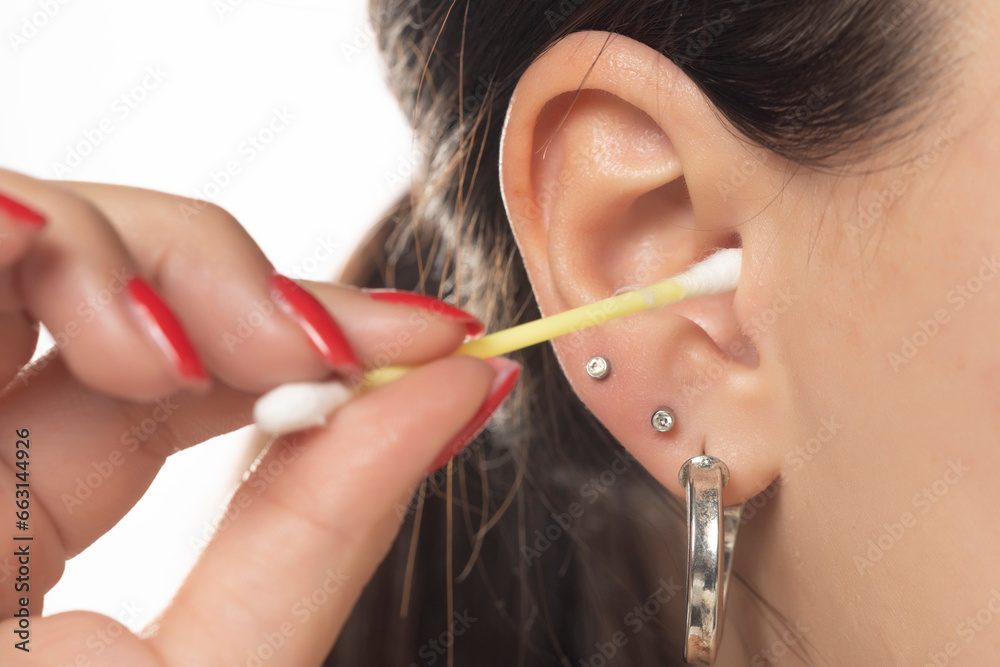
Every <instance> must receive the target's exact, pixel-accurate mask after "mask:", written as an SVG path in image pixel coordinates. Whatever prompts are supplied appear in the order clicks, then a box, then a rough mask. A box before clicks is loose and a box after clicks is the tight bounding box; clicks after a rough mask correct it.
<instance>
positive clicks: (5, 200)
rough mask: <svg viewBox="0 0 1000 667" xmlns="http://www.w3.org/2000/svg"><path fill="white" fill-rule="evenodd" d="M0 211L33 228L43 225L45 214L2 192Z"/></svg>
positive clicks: (0, 195)
mask: <svg viewBox="0 0 1000 667" xmlns="http://www.w3.org/2000/svg"><path fill="white" fill-rule="evenodd" d="M0 211H3V212H4V213H5V214H7V216H8V217H10V219H11V220H13V221H14V222H19V223H21V224H22V225H27V226H29V227H34V228H38V227H44V226H45V216H43V215H42V214H41V213H38V212H37V211H35V210H33V209H30V208H28V207H27V206H25V205H24V204H22V203H21V202H19V201H14V200H13V199H11V198H10V197H7V196H5V195H3V194H0Z"/></svg>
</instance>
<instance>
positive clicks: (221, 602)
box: [0, 171, 517, 667]
mask: <svg viewBox="0 0 1000 667" xmlns="http://www.w3.org/2000/svg"><path fill="white" fill-rule="evenodd" d="M276 224H282V225H287V226H289V227H293V226H294V221H288V220H282V221H276ZM310 293H311V294H313V295H315V297H317V298H318V301H317V300H316V299H315V298H314V297H313V296H310ZM401 302H412V299H406V298H394V297H393V296H392V295H389V296H386V295H384V294H383V295H377V297H376V298H373V296H372V295H370V294H368V293H365V292H362V291H359V290H356V289H352V288H345V287H338V286H333V285H321V284H310V285H309V286H308V291H304V290H299V289H297V288H296V286H295V285H294V284H290V283H288V282H287V281H284V280H281V279H280V278H277V279H276V278H275V277H274V271H273V268H272V267H271V265H270V263H269V262H268V261H267V259H266V258H265V257H264V255H263V254H262V253H261V251H260V249H259V248H257V246H256V245H255V244H254V243H253V241H252V240H251V239H250V237H249V236H248V235H247V234H246V232H245V231H244V230H243V229H242V228H241V227H240V226H239V225H238V224H237V223H236V221H235V220H234V219H233V218H232V217H231V216H229V215H228V214H226V213H225V212H224V211H222V210H220V209H218V208H217V207H214V206H211V205H207V204H203V203H197V204H196V203H195V202H192V201H191V200H187V199H182V198H178V197H174V196H171V195H166V194H162V193H156V192H149V191H143V190H137V189H131V188H121V187H114V186H106V185H94V184H82V183H73V184H70V183H61V184H53V183H49V182H44V181H38V180H35V179H32V178H29V177H26V176H23V175H20V174H15V173H11V172H6V171H0V384H3V385H5V386H6V389H4V390H3V393H2V394H0V535H3V536H5V537H4V538H2V540H3V547H2V548H3V551H2V552H0V554H2V555H0V618H2V619H13V620H5V621H3V622H0V664H4V665H8V664H9V665H44V666H45V667H52V666H53V665H67V666H68V665H73V666H82V665H127V666H129V667H145V666H147V665H149V666H154V665H155V666H158V667H160V666H165V665H170V666H173V665H178V666H180V665H183V666H184V667H192V666H197V665H212V666H217V665H255V664H262V663H264V662H269V663H270V664H283V665H313V664H319V663H320V662H322V659H323V657H324V656H325V655H326V653H327V652H328V650H329V649H330V647H331V646H332V644H333V641H334V639H335V638H336V635H337V633H338V631H339V629H340V628H341V627H342V625H343V623H344V621H345V620H346V618H347V616H348V615H349V613H350V611H351V608H352V606H353V604H354V602H355V601H356V600H357V598H358V596H359V595H360V592H361V590H362V588H363V587H364V585H365V583H366V582H367V581H368V579H369V577H370V576H371V575H372V574H373V573H374V571H375V569H376V568H377V566H378V564H379V562H380V561H381V560H382V558H383V556H384V555H385V553H386V551H387V550H388V548H389V546H390V544H391V543H392V540H393V539H394V537H395V535H396V532H397V530H398V526H399V523H400V519H399V515H398V507H399V506H400V505H405V504H406V503H407V501H408V499H409V495H410V494H411V493H412V490H413V489H414V488H415V487H416V485H417V484H418V483H419V481H420V479H421V478H422V476H423V475H424V474H425V473H426V471H427V470H428V469H429V468H430V467H431V466H432V465H433V464H434V463H436V462H437V460H438V457H439V456H440V455H441V453H442V452H443V451H444V452H449V453H450V452H452V451H453V450H454V448H455V447H456V446H458V445H459V444H462V443H459V442H455V440H456V438H458V439H459V440H461V441H462V442H464V441H466V440H467V439H468V438H469V437H470V435H471V431H473V430H475V428H476V427H477V426H479V425H481V423H482V422H484V421H485V418H486V417H488V413H489V411H490V410H491V409H492V408H495V406H496V404H497V403H498V402H499V400H502V397H503V394H504V393H505V392H506V391H509V389H510V387H511V386H512V384H513V381H514V380H515V379H516V374H517V367H516V366H514V365H513V364H511V363H510V362H502V361H501V362H491V363H486V362H482V361H478V360H475V359H471V358H466V357H445V355H447V354H448V353H450V352H451V351H452V350H454V349H455V348H456V347H457V346H458V345H459V344H460V343H461V341H462V340H463V339H464V337H465V336H466V334H467V333H468V332H469V331H471V330H474V329H476V328H477V327H478V325H477V323H476V322H475V320H474V319H473V318H471V317H468V316H465V315H464V314H462V313H461V312H459V311H456V310H455V309H449V308H446V307H444V306H443V304H442V305H436V304H435V303H434V302H431V301H429V300H428V301H423V302H419V306H422V307H419V306H418V307H413V306H409V305H400V303H401ZM320 303H321V304H322V305H320ZM327 313H329V314H332V316H333V317H332V318H330V317H329V316H328V315H327ZM38 321H41V322H43V323H44V324H45V325H46V326H47V327H48V329H49V330H50V331H51V332H52V333H53V336H54V337H55V339H56V341H57V343H58V350H57V351H56V352H54V353H52V354H50V355H48V356H47V357H46V358H44V359H42V360H40V361H38V362H36V363H35V364H33V365H31V366H29V367H25V364H26V363H27V362H28V360H29V359H30V357H31V354H32V351H33V349H34V346H35V343H36V339H37V326H36V324H35V323H36V322H38ZM338 323H339V326H338ZM442 357H444V358H442ZM435 360H436V361H435ZM428 362H430V363H428ZM376 363H377V364H380V365H381V364H384V363H392V364H424V365H423V366H422V367H421V368H420V369H418V370H416V371H414V372H413V373H411V374H409V375H407V376H406V377H404V378H402V379H400V380H399V381H397V382H395V383H393V384H391V385H388V386H385V387H382V388H380V389H378V390H375V391H372V392H371V393H368V394H365V395H363V396H361V397H359V398H357V399H355V400H353V401H352V402H350V403H348V404H346V405H345V406H343V407H342V408H341V409H340V410H339V411H338V412H337V413H336V414H335V415H334V416H333V417H332V418H331V419H330V420H329V422H328V424H326V425H325V426H323V427H321V428H316V429H313V430H310V431H307V432H304V433H300V434H297V435H294V436H290V437H287V438H283V439H281V440H279V441H277V442H276V443H274V444H273V445H272V447H271V448H270V450H269V451H268V452H267V453H266V455H265V456H264V458H263V459H262V461H261V462H260V464H259V466H258V467H257V471H256V472H255V473H254V474H253V475H251V476H250V477H249V479H247V480H246V481H245V482H244V484H243V485H242V486H241V488H240V489H239V490H238V491H237V493H236V494H235V496H234V498H233V501H232V503H233V507H232V509H231V511H230V512H229V513H228V515H229V516H235V519H234V520H232V521H231V522H229V523H228V525H227V526H226V528H225V529H224V530H220V532H219V534H217V535H216V537H215V538H214V540H213V541H212V542H211V543H210V544H209V546H208V547H207V549H206V551H205V553H204V554H203V556H202V558H201V560H200V562H199V563H198V564H197V566H196V567H195V569H194V570H193V571H192V573H191V574H190V576H189V577H188V580H187V581H186V582H185V584H184V585H183V587H182V588H181V590H180V591H179V593H178V595H177V597H176V599H175V600H174V602H173V604H172V605H171V606H170V608H169V609H168V610H167V611H166V612H164V614H163V616H162V617H161V618H160V619H159V621H158V622H157V624H156V626H155V627H154V628H151V629H150V631H149V632H148V633H146V634H145V636H144V637H142V638H140V637H138V636H136V635H134V634H132V633H130V632H128V631H125V630H124V629H123V628H121V626H120V624H118V623H117V622H116V621H114V620H112V619H110V618H107V617H104V616H100V615H98V614H93V613H87V612H72V613H65V614H59V615H56V616H52V617H48V618H41V617H40V616H39V615H38V614H40V613H41V607H42V605H41V600H42V595H43V594H44V593H45V592H46V591H48V590H49V589H50V588H51V587H52V586H53V585H54V584H55V583H56V581H58V579H59V577H60V576H61V574H62V570H63V564H64V561H65V559H66V558H69V557H71V556H73V555H75V554H77V553H79V552H80V551H82V550H83V549H84V548H86V547H87V546H88V545H89V544H91V543H92V542H93V541H94V540H96V539H97V538H98V537H99V536H100V535H101V534H103V533H104V532H106V531H107V530H108V529H109V528H111V526H113V525H114V524H115V523H116V522H117V521H118V520H119V519H120V518H121V517H122V516H123V515H124V514H125V513H126V512H127V511H128V510H129V509H130V508H131V507H132V505H133V504H134V503H135V502H136V501H137V500H138V499H139V498H140V496H141V495H142V494H143V492H144V491H145V490H146V488H147V487H148V486H149V484H150V483H151V481H152V479H153V477H154V476H155V474H156V472H157V471H158V470H159V468H160V466H161V465H162V463H163V461H164V460H165V458H166V457H167V456H168V455H169V454H170V453H172V452H175V451H178V450H180V449H183V448H185V447H188V446H190V445H193V444H196V443H198V442H201V441H203V440H205V439H207V438H210V437H212V436H214V435H217V434H220V433H224V432H227V431H230V430H233V429H235V428H238V427H240V426H243V425H245V424H247V423H248V422H249V420H250V418H249V415H250V408H251V405H252V402H253V400H254V399H255V398H256V396H257V395H258V394H260V393H261V392H263V391H265V390H268V389H271V388H273V387H274V386H276V385H278V384H280V383H283V382H286V381H295V380H315V379H320V378H324V377H327V376H329V375H330V372H331V368H332V370H335V371H338V372H340V373H341V374H342V375H345V374H351V373H356V371H357V370H358V368H359V366H360V365H373V364H376ZM136 401H142V402H136ZM220 474H226V471H220ZM22 519H24V520H25V523H24V524H18V521H20V520H22ZM24 525H26V526H27V529H26V530H25V529H24V528H23V526H24ZM19 526H20V527H19ZM7 535H9V537H6V536H7ZM18 538H20V539H18ZM23 538H31V539H23ZM121 558H122V566H123V567H142V564H141V563H139V564H135V563H130V562H129V555H128V554H127V553H122V554H121ZM149 574H150V576H156V573H155V572H150V573H149ZM26 609H27V610H30V612H31V613H32V614H33V615H32V616H31V617H30V618H27V619H26V618H24V614H25V611H24V610H26ZM18 645H20V648H19V647H18ZM22 648H29V649H30V652H26V651H24V650H22Z"/></svg>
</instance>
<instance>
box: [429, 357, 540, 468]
mask: <svg viewBox="0 0 1000 667" xmlns="http://www.w3.org/2000/svg"><path fill="white" fill-rule="evenodd" d="M486 362H487V363H488V364H489V365H491V366H493V369H494V370H495V371H496V373H497V374H496V377H495V378H493V384H492V385H490V393H489V395H488V396H487V397H486V401H484V402H483V404H482V406H481V407H480V408H479V411H478V412H476V414H475V415H474V416H473V417H472V419H470V420H469V423H468V424H466V425H465V427H464V428H463V429H462V430H461V431H459V433H458V435H456V436H455V437H454V438H453V439H452V441H451V442H449V443H448V445H447V446H446V447H445V448H444V449H442V450H441V453H440V454H438V457H437V458H436V459H435V460H434V463H432V464H431V467H430V468H429V469H428V472H429V473H431V472H434V471H435V470H437V469H438V468H440V467H441V466H443V465H444V464H445V463H447V462H448V461H449V460H450V459H451V458H452V457H453V456H455V454H458V453H459V452H460V451H462V450H463V449H465V448H466V446H468V444H469V443H470V442H472V440H473V439H474V438H475V437H476V436H477V435H479V433H480V432H481V431H482V430H483V427H484V426H486V422H488V421H489V420H490V417H492V416H493V413H494V412H496V411H497V408H499V407H500V405H501V404H502V403H503V402H504V399H506V398H507V396H509V395H510V392H511V391H513V390H514V385H516V384H517V379H518V378H519V377H521V364H519V363H517V362H515V361H511V360H510V359H506V358H504V357H495V358H493V359H487V360H486Z"/></svg>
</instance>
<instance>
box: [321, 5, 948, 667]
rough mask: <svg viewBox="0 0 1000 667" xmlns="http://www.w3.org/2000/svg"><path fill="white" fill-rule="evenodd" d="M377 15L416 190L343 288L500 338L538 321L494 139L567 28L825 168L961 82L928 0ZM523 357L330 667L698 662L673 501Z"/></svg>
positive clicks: (426, 502) (550, 366)
mask: <svg viewBox="0 0 1000 667" xmlns="http://www.w3.org/2000/svg"><path fill="white" fill-rule="evenodd" d="M371 9H372V16H373V20H374V23H375V27H376V32H377V37H378V43H379V45H380V48H381V49H382V51H383V53H384V55H385V58H386V62H387V66H388V74H389V76H388V78H389V82H390V85H391V86H392V88H393V90H394V92H395V94H396V96H397V97H398V99H399V102H400V104H401V105H402V108H403V110H404V111H405V113H406V114H407V115H408V117H409V118H411V119H412V125H413V129H414V137H415V139H414V165H415V167H414V176H413V185H412V188H411V192H410V194H409V196H407V197H406V198H404V200H402V201H401V202H400V203H399V205H398V206H397V207H396V208H395V209H394V210H393V212H392V213H391V214H390V215H388V216H387V217H386V219H385V220H384V221H383V223H382V224H381V225H380V226H379V227H378V228H377V229H376V230H375V232H374V233H373V234H372V236H371V238H370V239H369V242H368V243H367V244H366V247H365V248H364V249H363V251H362V252H361V253H359V255H358V256H357V258H356V260H355V262H354V263H353V265H352V267H351V268H350V269H349V270H348V272H347V276H348V278H349V279H351V280H353V281H355V282H357V283H358V284H362V285H367V286H381V285H386V284H388V285H392V286H395V287H400V288H404V289H414V290H421V291H426V292H430V293H435V294H437V295H439V296H442V297H445V298H447V299H451V300H454V301H457V302H458V303H459V305H461V306H463V307H465V308H467V309H469V310H471V311H473V312H475V313H477V314H478V315H480V316H481V317H482V318H483V319H484V321H485V322H486V323H487V325H488V327H489V328H490V329H491V330H493V329H499V328H504V327H508V326H511V325H513V324H516V323H518V322H521V321H526V320H528V319H533V318H535V317H537V316H538V312H537V308H536V306H535V303H534V300H533V297H532V294H531V290H530V286H529V285H528V281H527V278H526V276H525V272H524V269H523V267H522V265H521V262H520V259H519V256H518V254H517V250H516V247H515V244H514V241H513V238H512V236H511V233H510V229H509V225H508V222H507V219H506V216H505V213H504V209H503V205H502V202H501V198H500V190H499V183H498V174H497V164H498V157H499V155H498V151H499V137H500V131H501V125H502V122H503V118H504V114H505V111H506V107H507V104H508V102H509V100H510V95H511V92H512V90H513V88H514V86H515V85H516V83H517V81H518V80H519V78H520V76H521V74H522V73H523V72H524V71H525V69H526V68H527V67H528V66H529V65H530V64H531V62H532V61H533V60H534V59H535V58H536V57H537V56H538V55H539V54H540V53H541V52H543V51H544V50H545V49H546V48H547V47H548V46H549V45H551V44H553V43H554V42H555V41H556V40H558V39H559V38H561V37H563V36H565V35H567V34H569V33H571V32H575V31H580V30H605V31H610V32H615V33H620V34H623V35H626V36H628V37H631V38H633V39H636V40H638V41H641V42H643V43H645V44H647V45H649V46H651V47H653V48H655V49H657V50H658V51H660V52H661V53H663V54H664V55H665V56H667V57H668V58H670V59H672V60H673V61H674V62H675V63H676V64H677V65H678V66H679V67H681V68H682V69H683V70H684V72H685V73H686V74H687V75H688V76H690V77H691V79H692V80H693V81H694V82H695V83H696V84H697V85H698V86H699V87H700V88H701V90H702V91H703V92H704V93H705V95H706V96H707V97H708V98H709V99H710V100H711V102H712V103H713V104H714V105H715V107H716V108H717V109H718V111H719V113H720V114H721V115H722V116H723V117H725V118H726V119H727V120H728V121H729V122H730V123H731V125H732V126H733V128H734V130H735V131H737V132H739V133H740V134H742V135H744V136H745V137H746V138H747V139H748V140H749V141H751V142H754V143H756V144H759V145H761V146H764V147H766V148H767V149H769V150H771V151H773V152H775V153H777V154H779V155H782V156H784V157H786V158H789V159H790V160H792V161H793V162H795V163H797V164H800V165H807V166H812V167H832V166H838V165H841V166H842V165H845V164H847V163H849V162H851V161H856V160H857V159H859V158H860V157H863V156H865V155H868V154H871V153H873V152H875V151H877V150H879V149H881V148H883V147H885V146H887V145H888V144H890V143H892V142H896V141H898V140H899V139H901V138H903V137H904V136H905V134H906V133H909V132H912V131H913V128H914V127H916V126H918V125H919V124H920V121H921V119H922V118H923V117H924V115H925V114H926V112H927V110H928V104H927V103H925V101H926V100H929V99H930V97H929V92H930V90H931V88H932V86H931V84H932V83H934V82H935V81H937V80H938V77H937V75H938V74H939V73H941V72H943V71H944V69H945V65H944V63H943V62H941V60H940V56H939V53H940V50H939V49H937V48H934V47H935V45H936V43H937V42H938V41H939V40H938V35H937V31H939V29H940V26H941V25H943V24H944V21H942V20H941V19H940V18H939V17H938V16H937V15H936V14H937V12H936V11H934V10H932V4H931V3H929V2H920V1H917V0H914V1H910V2H902V1H900V2H899V3H896V2H893V1H891V0H722V1H712V2H710V1H708V0H704V1H695V0H689V1H683V0H660V1H656V0H552V1H551V2H545V1H544V0H464V1H459V0H372V2H371ZM516 356H517V359H518V360H519V361H521V362H522V363H523V364H524V366H525V371H524V374H523V376H522V380H521V383H520V385H519V388H518V390H517V392H516V393H515V395H514V396H513V397H512V399H511V400H510V401H508V404H507V406H506V408H505V410H504V412H502V413H501V414H500V415H499V417H498V419H497V420H495V422H494V424H493V425H492V426H491V428H490V429H489V430H488V431H487V432H486V433H485V434H484V435H482V436H480V437H479V438H478V439H477V440H476V442H475V443H473V445H472V446H471V447H470V448H469V449H468V450H467V451H466V452H465V453H463V454H462V455H460V457H459V458H458V459H456V461H455V466H454V472H453V475H452V477H450V478H449V477H448V476H446V475H445V474H444V473H439V474H438V475H436V476H434V477H432V478H431V479H430V480H429V481H428V483H427V484H426V485H425V486H424V487H423V488H421V489H420V490H419V491H418V493H417V495H416V496H415V499H414V501H413V502H412V503H411V504H410V506H408V507H405V508H403V507H401V508H400V518H401V520H402V521H403V527H402V530H401V532H400V537H399V539H398V540H397V541H396V544H395V546H394V547H393V549H392V551H391V552H390V554H389V556H388V557H387V558H386V560H385V562H384V563H383V564H382V566H381V568H380V570H379V572H378V574H377V575H376V577H375V578H374V580H373V581H372V582H371V584H370V585H369V586H368V588H367V589H366V591H365V594H364V596H363V598H362V600H361V602H360V604H359V605H358V607H357V608H356V610H355V613H354V615H353V616H352V618H351V620H350V621H349V623H348V625H347V627H346V628H345V629H344V631H343V634H342V636H341V638H340V640H339V641H338V644H337V646H336V648H335V650H334V652H333V653H332V654H331V656H330V658H329V659H328V661H327V664H328V665H358V664H364V665H402V666H406V665H433V664H446V663H449V662H450V660H451V659H453V660H454V662H455V663H457V664H462V665H477V666H479V667H487V666H489V665H504V666H508V665H564V666H567V667H568V666H569V665H572V666H573V667H577V666H578V665H585V666H590V665H595V666H597V665H603V664H609V663H610V662H611V657H612V655H613V660H614V661H613V664H615V665H620V666H625V665H641V666H647V667H648V666H650V665H668V664H681V663H682V659H681V655H682V651H681V648H680V646H681V644H680V635H681V633H682V627H683V604H684V595H683V592H680V593H679V594H678V585H679V584H681V583H682V580H683V577H684V539H685V538H684V535H683V530H682V527H681V525H680V521H679V512H678V507H677V503H676V501H675V500H674V499H673V498H672V497H670V496H669V495H668V494H667V493H666V492H665V491H664V490H663V489H662V487H661V486H660V485H659V483H657V482H656V481H655V480H654V479H652V478H651V477H650V476H649V475H648V474H647V473H645V472H644V471H643V470H642V468H641V467H640V466H639V465H638V464H637V463H635V462H634V461H633V460H632V459H631V457H629V455H628V454H627V453H625V451H624V450H623V449H621V448H620V446H619V445H618V444H617V443H616V442H615V441H614V440H613V438H611V437H610V435H609V434H608V433H607V432H606V431H605V430H604V429H603V427H602V426H601V424H600V423H599V422H598V421H597V420H596V419H595V418H594V417H593V416H592V415H591V414H590V413H589V412H588V411H587V410H586V409H585V408H584V407H583V406H582V405H581V404H580V403H579V401H578V400H577V399H576V398H575V396H574V394H573V392H572V391H571V390H570V388H569V386H568V384H567V382H566V380H565V378H564V377H563V376H562V374H561V372H560V370H559V368H558V364H557V363H556V361H555V358H554V356H553V354H552V352H551V349H550V348H549V347H548V346H537V347H535V348H532V349H529V350H527V351H525V352H523V353H521V354H519V355H516ZM449 536H450V537H449ZM401 608H404V609H405V613H406V616H405V618H401V614H400V610H401ZM761 609H762V613H764V614H773V613H774V612H773V611H771V610H769V609H768V607H767V606H766V605H765V604H763V603H762V604H761ZM747 649H748V655H750V654H752V653H753V652H755V651H756V647H747ZM794 650H795V651H798V652H799V653H800V655H801V656H802V657H803V658H804V659H809V656H808V655H806V654H805V652H807V649H806V648H803V647H802V646H799V647H796V648H795V649H794Z"/></svg>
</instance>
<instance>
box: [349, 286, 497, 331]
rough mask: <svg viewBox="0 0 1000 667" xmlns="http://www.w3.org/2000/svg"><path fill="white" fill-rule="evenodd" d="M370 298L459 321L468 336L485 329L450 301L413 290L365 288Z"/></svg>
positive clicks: (476, 318)
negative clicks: (446, 301)
mask: <svg viewBox="0 0 1000 667" xmlns="http://www.w3.org/2000/svg"><path fill="white" fill-rule="evenodd" d="M365 291H366V292H367V294H368V296H370V297H371V298H373V299H375V300H376V301H384V302H386V303H394V304H397V305H400V306H412V307H414V308H420V309H422V310H427V311H430V312H431V313H433V314H435V315H437V316H439V317H443V318H445V319H447V320H452V321H454V322H459V323H460V324H464V325H465V332H466V335H468V336H469V338H478V337H479V336H482V335H483V333H484V332H485V331H486V327H485V326H484V325H483V323H482V322H480V321H479V318H478V317H476V316H475V315H472V314H470V313H467V312H465V311H464V310H462V309H461V308H456V307H455V306H453V305H451V304H450V303H445V302H444V301H440V300H438V299H435V298H433V297H430V296H427V295H425V294H414V293H413V292H401V291H399V290H394V289H374V290H365Z"/></svg>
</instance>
